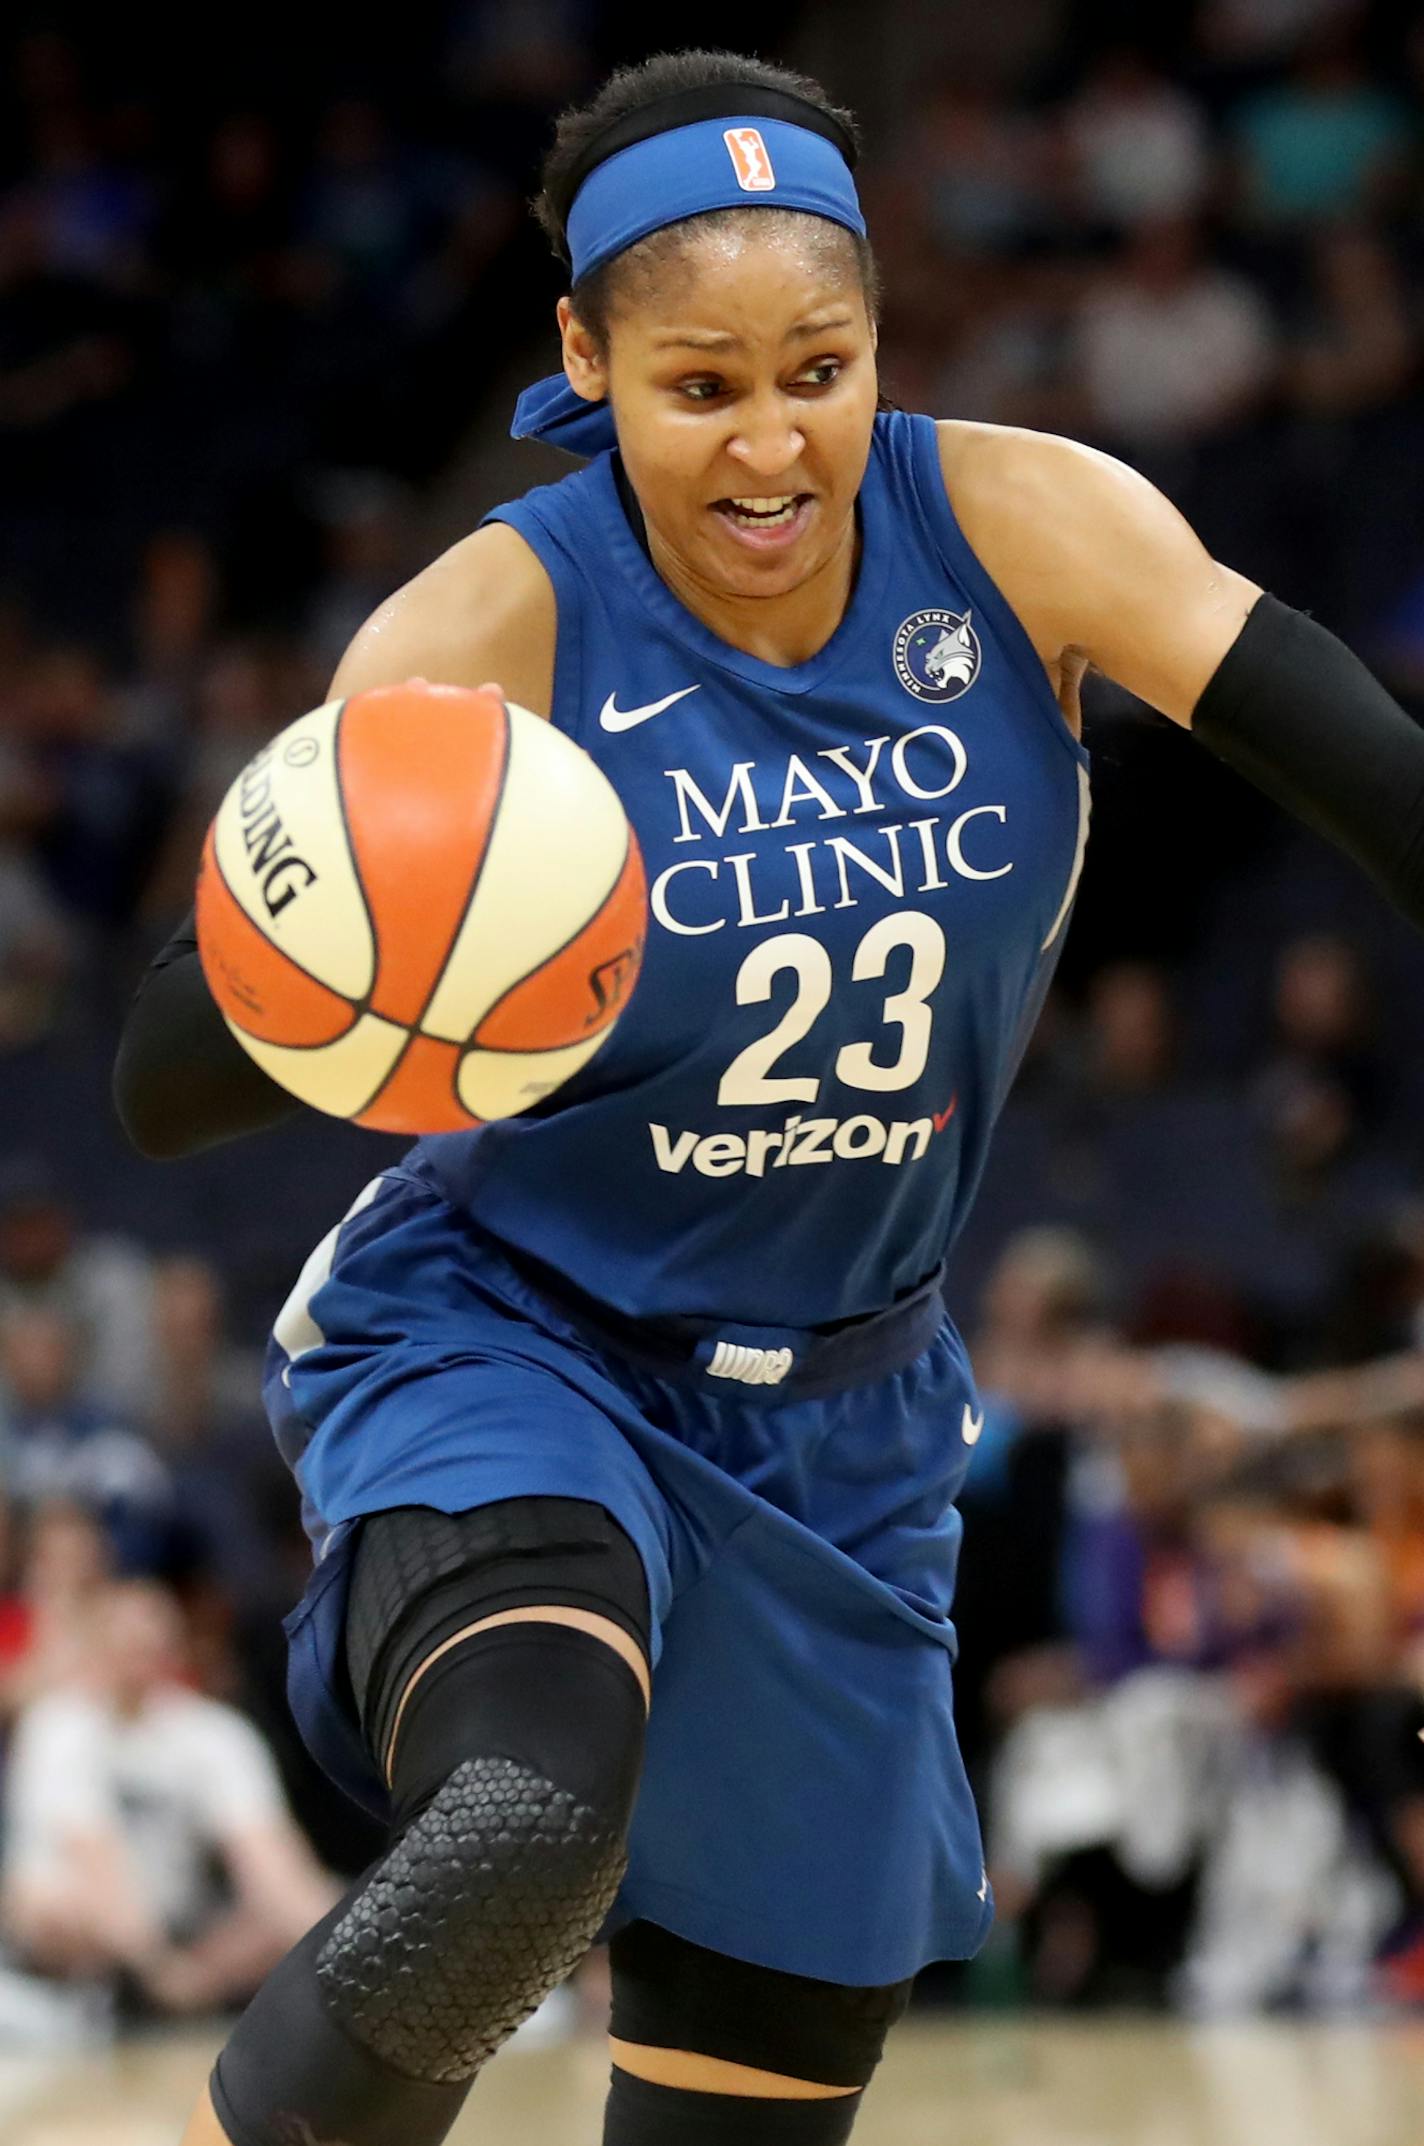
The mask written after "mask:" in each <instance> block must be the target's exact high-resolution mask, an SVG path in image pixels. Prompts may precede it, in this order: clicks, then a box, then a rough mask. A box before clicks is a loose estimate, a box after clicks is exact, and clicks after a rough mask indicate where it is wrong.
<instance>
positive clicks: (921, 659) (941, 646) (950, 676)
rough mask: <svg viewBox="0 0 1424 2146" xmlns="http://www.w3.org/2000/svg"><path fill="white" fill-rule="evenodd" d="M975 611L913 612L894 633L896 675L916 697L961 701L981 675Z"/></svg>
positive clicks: (918, 698)
mask: <svg viewBox="0 0 1424 2146" xmlns="http://www.w3.org/2000/svg"><path fill="white" fill-rule="evenodd" d="M972 619H973V613H972V612H969V611H966V612H965V613H964V615H963V617H962V618H961V616H960V614H959V613H958V612H957V611H912V612H911V614H910V616H909V617H908V618H907V619H906V620H905V623H904V625H903V626H901V628H900V630H899V632H898V633H897V634H896V636H895V647H894V657H895V676H896V677H897V678H898V679H899V681H900V683H901V685H902V686H903V687H904V688H905V691H906V692H907V693H913V694H914V696H915V698H916V700H940V701H943V700H958V698H959V696H960V694H961V693H967V692H968V691H969V688H970V687H971V686H972V685H973V683H974V681H975V679H976V678H977V677H978V676H979V664H980V660H981V655H980V648H979V636H978V634H977V633H976V632H975V631H974V627H973V624H972Z"/></svg>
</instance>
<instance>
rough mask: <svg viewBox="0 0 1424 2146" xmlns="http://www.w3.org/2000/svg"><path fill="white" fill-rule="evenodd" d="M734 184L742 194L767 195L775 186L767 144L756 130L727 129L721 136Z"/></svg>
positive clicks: (749, 128) (750, 128)
mask: <svg viewBox="0 0 1424 2146" xmlns="http://www.w3.org/2000/svg"><path fill="white" fill-rule="evenodd" d="M722 139H723V141H724V142H725V143H726V144H727V154H728V156H729V157H730V158H731V159H732V169H733V171H734V172H735V173H736V174H737V184H738V186H739V187H740V188H741V189H742V192H743V193H744V194H769V193H771V192H772V191H773V190H774V189H775V186H776V173H775V172H774V171H773V170H772V168H771V158H770V157H769V156H768V155H767V149H766V143H765V142H764V141H763V140H762V138H761V132H760V130H759V129H758V128H756V127H728V128H727V130H726V132H725V133H724V134H723V136H722Z"/></svg>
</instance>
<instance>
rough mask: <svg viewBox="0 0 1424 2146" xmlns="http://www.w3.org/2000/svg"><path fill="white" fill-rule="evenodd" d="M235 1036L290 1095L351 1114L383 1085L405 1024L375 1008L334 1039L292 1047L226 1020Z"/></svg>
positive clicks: (402, 1038) (339, 1113)
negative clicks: (309, 1046)
mask: <svg viewBox="0 0 1424 2146" xmlns="http://www.w3.org/2000/svg"><path fill="white" fill-rule="evenodd" d="M228 1027H229V1028H231V1029H232V1032H233V1034H234V1035H235V1036H236V1037H237V1040H238V1042H239V1043H240V1044H241V1045H242V1047H243V1049H244V1050H245V1051H249V1052H250V1053H251V1055H252V1056H253V1057H254V1058H255V1059H256V1060H257V1063H258V1065H260V1066H261V1068H262V1070H263V1072H264V1073H270V1074H271V1076H272V1078H273V1080H275V1081H276V1082H277V1083H278V1084H279V1085H280V1086H281V1087H283V1088H285V1089H286V1090H287V1092H288V1094H289V1095H295V1096H297V1097H298V1098H299V1099H300V1100H301V1101H302V1102H303V1103H310V1104H312V1105H313V1107H314V1108H315V1109H317V1110H326V1111H330V1113H331V1115H332V1116H333V1117H335V1118H351V1117H354V1116H355V1115H356V1113H357V1111H358V1110H362V1109H364V1108H365V1106H366V1104H367V1103H369V1102H370V1100H371V1098H372V1096H374V1094H375V1093H376V1090H377V1089H378V1088H379V1087H381V1086H382V1084H383V1083H384V1081H385V1080H386V1077H387V1076H388V1074H389V1073H390V1071H391V1068H392V1067H393V1066H394V1064H395V1062H396V1060H397V1058H399V1056H400V1054H401V1051H402V1049H403V1047H404V1045H405V1041H406V1037H407V1036H408V1034H409V1033H410V1031H409V1030H408V1029H405V1028H399V1027H397V1025H396V1023H395V1022H394V1021H383V1020H382V1019H381V1017H380V1015H379V1014H376V1013H363V1014H362V1016H361V1018H360V1020H359V1021H358V1022H357V1023H356V1026H355V1027H354V1028H352V1029H348V1031H347V1033H346V1034H345V1035H344V1036H339V1037H338V1038H337V1040H336V1042H335V1043H323V1044H319V1045H317V1046H316V1048H315V1049H312V1050H294V1049H293V1048H292V1047H291V1046H290V1045H288V1044H285V1043H263V1042H261V1041H259V1039H258V1038H257V1037H256V1036H249V1035H246V1034H244V1032H243V1030H242V1029H240V1028H238V1027H236V1026H235V1025H234V1023H233V1022H231V1021H229V1022H228Z"/></svg>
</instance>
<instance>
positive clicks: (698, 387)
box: [678, 380, 722, 402]
mask: <svg viewBox="0 0 1424 2146" xmlns="http://www.w3.org/2000/svg"><path fill="white" fill-rule="evenodd" d="M721 388H722V383H721V381H720V380H682V381H679V383H678V393H679V394H682V395H685V396H686V397H687V399H688V401H689V402H711V401H712V400H713V398H714V397H715V396H716V395H718V394H720V393H721Z"/></svg>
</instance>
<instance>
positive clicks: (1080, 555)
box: [940, 425, 1424, 927]
mask: <svg viewBox="0 0 1424 2146" xmlns="http://www.w3.org/2000/svg"><path fill="white" fill-rule="evenodd" d="M940 436H941V442H942V460H943V463H944V469H945V479H946V484H947V486H948V489H949V492H950V496H951V498H952V499H953V500H954V503H955V507H956V510H957V511H958V512H959V514H960V519H961V523H962V524H963V526H964V528H965V533H966V535H967V536H968V538H969V541H970V543H971V544H972V545H973V546H974V548H975V550H976V552H978V554H979V557H980V558H981V560H982V561H983V563H984V565H985V566H986V567H987V568H988V571H989V572H990V574H991V575H992V576H993V577H994V579H995V580H996V581H997V582H998V583H999V585H1000V587H1001V588H1002V589H1003V591H1004V594H1005V595H1006V596H1007V598H1008V600H1009V602H1010V603H1011V604H1012V605H1013V607H1014V609H1015V610H1016V612H1017V613H1018V615H1019V617H1020V618H1021V620H1022V621H1023V623H1024V625H1025V627H1026V629H1027V631H1028V633H1029V636H1030V638H1031V639H1032V640H1033V642H1034V645H1035V646H1036V647H1037V649H1038V651H1039V654H1040V655H1041V656H1042V658H1043V660H1044V662H1045V664H1046V665H1047V666H1048V668H1049V671H1050V674H1051V675H1061V674H1062V673H1063V671H1064V670H1065V668H1066V667H1067V666H1068V663H1069V660H1070V659H1071V658H1073V657H1074V656H1076V657H1077V658H1078V660H1080V661H1081V660H1082V659H1083V658H1086V659H1087V661H1088V662H1089V663H1091V664H1092V665H1093V666H1094V667H1095V668H1096V669H1098V670H1100V671H1102V672H1103V673H1104V674H1105V675H1106V676H1107V677H1109V678H1112V679H1114V680H1116V682H1117V683H1118V684H1119V685H1122V686H1125V687H1126V688H1127V689H1128V691H1129V692H1132V693H1135V694H1137V695H1138V696H1139V697H1140V698H1141V699H1143V700H1145V701H1146V702H1147V703H1148V704H1149V706H1151V707H1154V708H1157V709H1160V711H1161V712H1162V714H1163V715H1166V716H1169V717H1170V718H1171V719H1172V721H1173V722H1175V723H1180V724H1181V725H1182V727H1183V728H1184V729H1187V730H1190V731H1191V732H1192V734H1193V736H1195V737H1196V738H1198V739H1199V740H1200V742H1201V743H1202V744H1204V745H1206V746H1207V747H1208V748H1209V749H1210V750H1211V751H1212V752H1214V753H1215V754H1216V755H1217V756H1218V757H1219V758H1220V759H1222V760H1225V761H1226V762H1227V763H1228V764H1229V765H1230V766H1232V767H1235V768H1236V769H1237V770H1238V771H1239V772H1240V773H1241V774H1243V775H1245V776H1246V777H1247V778H1248V779H1249V780H1250V781H1251V782H1253V783H1254V784H1255V785H1256V786H1257V788H1259V789H1261V790H1263V791H1265V792H1266V794H1267V795H1268V796H1270V797H1273V798H1274V799H1275V800H1276V802H1277V803H1278V804H1281V805H1283V806H1285V808H1286V809H1287V810H1288V811H1290V812H1292V813H1294V814H1295V816H1296V817H1297V818H1298V819H1301V820H1304V821H1305V822H1306V823H1307V824H1308V825H1309V826H1312V827H1314V828H1316V829H1317V830H1318V831H1319V832H1320V833H1321V834H1323V835H1325V836H1326V837H1327V838H1328V839H1329V840H1330V841H1332V842H1334V843H1335V844H1336V845H1337V847H1339V848H1340V849H1343V850H1344V851H1346V853H1347V854H1348V855H1350V856H1352V857H1353V858H1354V859H1355V860H1356V862H1357V863H1359V864H1360V865H1362V866H1363V867H1364V869H1365V870H1366V871H1367V872H1368V873H1369V874H1370V876H1371V878H1373V879H1374V881H1375V883H1376V885H1377V886H1379V888H1380V889H1381V891H1382V892H1383V893H1384V894H1386V895H1387V896H1388V898H1389V899H1390V901H1392V902H1393V903H1394V905H1395V906H1396V908H1398V909H1399V910H1401V911H1402V912H1403V914H1404V915H1405V916H1407V917H1408V918H1409V919H1410V920H1411V922H1413V923H1415V924H1417V925H1419V926H1421V927H1424V730H1421V729H1420V728H1419V726H1418V725H1417V724H1416V723H1414V722H1413V721H1412V720H1411V719H1410V717H1409V716H1407V715H1406V714H1405V712H1404V710H1403V709H1402V708H1401V707H1400V706H1399V705H1398V703H1397V702H1396V701H1395V700H1393V699H1392V698H1391V696H1390V695H1389V694H1388V693H1387V692H1386V691H1385V689H1384V687H1383V686H1382V685H1381V684H1380V683H1379V681H1378V680H1377V679H1376V678H1374V677H1373V676H1372V675H1371V673H1370V672H1369V671H1368V670H1367V669H1366V667H1365V665H1364V664H1363V663H1361V662H1360V660H1359V658H1358V657H1357V656H1355V655H1353V654H1352V653H1351V651H1350V650H1349V649H1348V648H1346V647H1345V645H1344V643H1343V642H1342V641H1340V640H1338V639H1337V638H1336V637H1335V635H1334V634H1332V633H1330V632H1328V631H1327V630H1326V628H1325V627H1323V626H1321V625H1319V624H1318V623H1317V622H1316V621H1315V620H1314V619H1311V618H1308V617H1307V616H1306V615H1305V614H1304V613H1303V612H1300V611H1294V610H1292V609H1291V608H1290V607H1289V606H1288V605H1286V604H1282V603H1279V602H1278V601H1277V600H1276V598H1275V597H1273V596H1270V595H1266V594H1263V593H1262V591H1261V590H1260V588H1259V587H1258V586H1257V585H1256V583H1255V582H1253V581H1249V580H1247V578H1246V577H1245V575H1243V574H1238V573H1236V572H1234V571H1233V569H1232V568H1230V567H1227V566H1222V565H1221V564H1220V563H1219V562H1218V561H1217V560H1215V559H1213V558H1212V557H1211V555H1210V553H1209V552H1208V551H1207V550H1206V548H1205V546H1204V545H1203V544H1202V542H1201V540H1200V539H1199V538H1198V537H1197V535H1196V534H1195V532H1194V531H1193V530H1192V528H1191V527H1190V525H1189V524H1188V523H1187V522H1186V521H1185V520H1184V519H1183V518H1182V516H1181V515H1180V514H1179V513H1178V512H1177V510H1176V508H1175V507H1174V506H1173V505H1172V504H1171V502H1170V501H1169V500H1167V499H1164V498H1163V496H1162V494H1161V493H1160V492H1159V491H1157V490H1156V489H1155V487H1154V486H1153V485H1151V484H1149V483H1148V482H1147V480H1146V479H1145V478H1144V477H1142V476H1140V475H1139V474H1138V473H1137V472H1136V471H1135V470H1131V469H1129V468H1127V467H1126V465H1125V464H1123V463H1121V462H1117V461H1115V460H1114V459H1113V457H1112V456H1110V455H1105V454H1101V453H1099V452H1098V451H1097V450H1096V449H1093V448H1090V447H1083V446H1080V445H1078V444H1077V443H1076V442H1074V441H1071V440H1062V439H1056V438H1053V437H1051V436H1050V435H1047V434H1043V433H1030V432H1014V431H1009V430H1005V429H1001V428H996V427H992V426H961V425H947V426H942V427H941V428H940Z"/></svg>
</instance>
